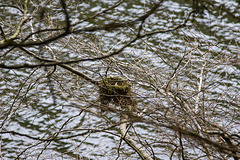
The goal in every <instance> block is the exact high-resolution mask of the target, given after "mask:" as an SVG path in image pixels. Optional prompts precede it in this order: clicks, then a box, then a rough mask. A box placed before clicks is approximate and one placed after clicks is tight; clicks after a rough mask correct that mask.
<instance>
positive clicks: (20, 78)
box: [0, 0, 240, 160]
mask: <svg viewBox="0 0 240 160" xmlns="http://www.w3.org/2000/svg"><path fill="white" fill-rule="evenodd" d="M227 2H228V1H226V3H224V4H225V7H226V8H229V9H230V10H231V11H234V13H236V14H235V15H236V16H238V18H233V17H232V16H231V15H228V14H226V12H225V11H224V10H221V11H220V10H219V9H213V8H211V12H210V11H207V10H205V11H204V13H203V14H202V17H201V16H197V15H195V19H191V20H190V21H189V22H188V23H187V24H186V27H184V28H180V29H178V30H177V31H173V32H167V33H161V34H156V35H153V36H151V37H145V38H143V39H142V40H137V41H136V42H135V43H133V44H132V45H131V46H130V47H127V48H126V49H125V50H123V52H122V53H120V54H119V55H116V56H114V59H105V60H99V61H92V62H89V61H86V62H81V63H74V64H71V65H70V66H72V67H73V68H74V69H77V70H78V71H80V72H82V73H84V74H86V75H88V76H89V77H92V78H93V79H94V80H101V79H102V77H105V76H121V77H124V78H125V79H128V80H129V81H131V83H132V84H133V91H134V92H135V94H136V95H135V96H136V97H135V98H136V99H137V100H138V108H139V110H142V109H145V108H148V109H149V111H148V113H146V114H144V115H143V117H144V118H145V120H146V123H135V124H134V125H133V126H134V128H132V129H130V133H131V134H132V137H134V138H135V139H137V136H139V137H140V139H141V140H142V141H141V143H142V144H145V145H146V146H147V147H148V149H149V150H150V151H149V152H151V149H152V150H153V151H154V153H155V155H156V156H157V157H158V158H161V159H169V157H170V156H171V154H173V156H174V157H175V158H180V154H181V152H180V149H179V148H178V149H176V148H175V146H174V145H175V144H178V143H179V140H178V138H176V137H177V133H176V132H173V131H172V130H170V129H169V128H165V127H163V125H171V123H175V122H174V119H177V120H178V122H179V124H181V125H184V126H186V127H189V128H194V125H193V124H192V121H191V118H190V117H187V116H186V115H185V113H184V112H183V111H182V109H181V108H178V107H176V106H175V105H173V104H171V103H170V104H169V100H168V98H167V96H166V94H165V92H164V91H162V90H163V89H165V88H166V86H168V85H169V86H170V89H171V90H172V91H173V92H177V93H178V94H180V95H181V96H182V97H184V98H185V99H187V100H189V102H190V103H191V104H192V105H191V106H193V108H192V109H193V110H194V107H195V104H194V102H196V101H197V95H198V87H199V81H200V77H201V73H202V74H203V76H202V79H203V86H202V90H203V91H202V92H201V93H200V96H199V106H198V107H199V108H200V110H201V111H204V114H203V113H201V114H203V115H201V116H202V118H204V119H205V120H207V121H209V122H211V123H212V124H215V125H218V126H219V127H221V128H223V129H224V130H226V131H227V132H228V134H239V132H240V128H239V119H240V116H239V114H238V113H239V106H240V104H239V102H240V101H239V98H240V97H239V96H240V94H239V93H240V92H239V91H240V84H239V82H240V81H239V80H240V74H239V73H240V67H239V58H240V56H239V27H240V26H239V15H238V14H237V13H239V9H240V8H239V5H237V3H236V2H231V3H230V2H229V3H227ZM0 3H1V5H2V4H7V3H9V4H14V5H16V6H19V8H20V9H21V8H23V6H22V4H21V3H19V4H17V2H11V1H7V2H0ZM115 3H117V1H93V2H87V1H84V2H75V1H72V2H71V3H69V4H68V10H69V11H70V14H69V15H70V16H71V21H72V23H76V22H78V21H79V20H80V19H83V18H86V17H87V16H93V15H95V14H96V13H97V12H99V11H102V8H108V6H109V5H110V4H115ZM220 3H222V1H219V4H216V6H219V5H220ZM38 4H40V3H38V2H36V1H35V2H31V3H30V4H29V8H30V9H31V11H30V10H29V11H30V12H29V13H32V14H33V16H32V17H33V19H32V21H29V22H27V23H26V27H24V30H23V31H24V32H25V33H28V32H29V31H30V30H29V27H30V26H32V28H31V30H34V31H36V30H37V29H38V28H39V26H40V27H42V28H47V27H49V26H51V25H54V23H57V22H59V23H61V24H63V23H62V20H63V18H64V15H63V14H62V13H61V11H60V10H59V8H60V7H58V6H57V4H58V2H57V1H46V2H45V1H44V2H42V3H41V5H42V8H41V7H40V8H39V7H35V5H36V6H37V5H38ZM205 5H206V6H209V5H207V4H205ZM152 6H153V2H151V1H144V0H143V1H138V2H134V1H131V2H127V1H126V2H124V3H123V4H121V5H120V6H119V7H118V8H116V9H115V10H114V11H110V12H111V14H108V15H106V16H104V15H102V16H100V17H99V18H97V19H90V20H88V21H85V22H82V23H78V24H76V25H75V26H74V27H73V28H74V29H80V28H84V27H90V26H94V25H99V24H106V23H107V22H106V21H105V19H110V20H111V19H118V20H121V22H124V21H128V20H133V19H135V18H136V17H137V16H139V15H140V14H142V13H144V12H146V11H147V10H148V9H149V8H150V7H152ZM0 9H1V13H0V18H1V20H2V24H1V26H2V27H3V30H4V31H5V34H6V35H11V34H13V33H14V31H15V28H16V27H15V26H16V25H17V24H18V23H19V19H20V18H19V17H21V13H20V11H19V10H18V9H14V8H11V7H10V8H4V7H1V8H0ZM44 10H46V12H45V16H46V17H45V19H43V21H42V23H41V24H39V23H34V21H35V20H39V18H40V13H41V12H42V11H44ZM190 10H191V3H189V2H188V1H181V3H179V1H174V0H172V1H164V2H163V3H162V5H161V6H160V7H159V9H158V10H157V11H156V13H155V14H154V15H151V16H150V18H148V19H147V20H146V22H147V24H144V26H143V27H144V30H143V31H142V34H144V33H147V32H151V31H157V30H166V29H169V28H173V27H175V26H176V25H179V24H181V23H182V22H183V19H184V18H185V17H186V16H187V14H188V13H189V12H190ZM48 16H49V17H51V18H50V19H51V20H52V22H54V23H52V24H51V25H49V22H50V21H49V20H48V19H47V17H48ZM9 24H10V25H9ZM9 28H10V29H9ZM137 29H138V25H135V26H128V27H125V28H123V29H122V28H120V29H116V30H114V31H98V32H94V33H88V32H86V33H81V34H76V35H69V36H67V37H66V38H62V39H60V40H58V41H57V42H54V43H50V44H49V45H47V47H46V46H45V47H42V48H39V47H27V49H29V50H30V51H32V52H34V53H35V54H37V55H40V56H42V57H45V58H57V59H59V60H65V61H67V60H69V59H75V58H88V57H96V56H101V55H106V54H108V53H111V52H112V51H113V50H116V49H118V48H120V47H122V46H123V45H124V43H126V42H128V41H129V40H130V39H131V38H132V37H134V36H135V33H136V31H137ZM21 36H23V37H24V35H21ZM47 36H49V34H45V35H42V37H41V38H44V37H47ZM35 38H36V37H35ZM6 51H7V49H4V50H2V51H1V55H3V54H4V53H5V52H6ZM116 59H117V60H116ZM1 63H4V64H5V65H14V64H18V65H21V64H24V63H38V61H37V60H36V59H34V58H32V57H31V56H28V55H26V54H24V53H23V52H22V51H19V50H18V49H14V50H13V51H11V52H10V53H8V54H7V55H6V56H3V57H1ZM51 71H54V67H48V68H44V67H41V68H34V69H18V70H9V69H1V74H0V96H1V100H0V105H1V108H0V112H1V116H0V122H1V123H0V124H1V132H5V131H15V132H18V133H21V134H22V135H17V134H9V133H6V134H1V136H2V137H1V139H2V141H1V152H0V153H1V156H2V157H3V158H4V159H16V158H20V159H80V158H86V157H88V158H92V159H103V160H104V159H116V158H117V157H118V154H119V159H138V158H137V157H138V155H137V153H134V151H133V150H132V149H131V148H130V147H129V146H128V145H126V143H124V142H121V143H120V137H119V135H120V134H119V127H118V126H119V124H118V122H119V121H120V115H119V112H116V113H114V112H109V113H103V115H98V114H94V113H95V112H99V109H98V108H96V106H95V104H97V102H96V101H97V97H98V93H97V90H98V88H97V87H96V86H94V85H93V84H91V83H89V82H87V81H86V80H83V79H82V78H80V77H79V76H77V75H74V74H73V73H71V72H69V71H67V70H64V69H63V68H61V67H60V66H57V68H56V71H55V72H54V73H53V74H52V75H51V76H50V79H49V78H48V77H46V75H47V74H49V73H50V72H51ZM158 89H159V91H157V90H158ZM66 97H67V98H66ZM86 107H88V108H89V109H91V110H92V111H93V112H85V111H84V110H83V109H86ZM169 108H171V109H173V113H174V114H172V115H171V114H170V113H168V109H169ZM167 113H168V114H169V115H167V116H166V115H165V114H167ZM164 116H166V118H169V121H168V120H167V119H166V118H165V117H164ZM150 122H151V123H150ZM115 124H118V125H117V126H116V127H111V126H114V125H115ZM156 124H159V125H156ZM204 125H205V124H204ZM204 125H203V126H204ZM108 127H111V128H110V129H107V130H105V129H106V128H108ZM204 127H206V128H207V127H208V126H204ZM103 130H104V131H103ZM134 131H135V134H134ZM28 136H30V137H28ZM39 138H41V139H42V141H40V140H37V139H39ZM55 138H56V139H58V140H55V141H49V139H55ZM183 141H184V143H185V144H188V145H189V146H187V145H186V148H185V149H186V150H185V151H186V155H188V156H190V157H191V156H192V157H197V155H198V154H199V155H203V153H202V151H201V150H198V149H197V148H194V149H193V147H192V146H191V144H190V143H189V139H184V140H183ZM139 143H140V142H139ZM119 147H120V148H121V149H120V151H118V148H119ZM175 150H176V151H175ZM187 153H188V154H187Z"/></svg>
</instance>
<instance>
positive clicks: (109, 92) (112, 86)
mask: <svg viewBox="0 0 240 160" xmlns="http://www.w3.org/2000/svg"><path fill="white" fill-rule="evenodd" d="M131 86H132V85H131V84H130V83H129V82H128V81H126V80H123V79H121V78H119V77H106V78H104V79H103V80H102V81H101V82H100V83H99V100H100V102H101V104H103V105H108V104H109V103H110V102H113V103H114V104H115V105H117V106H120V107H124V108H128V109H129V108H133V107H134V106H136V104H137V102H136V101H135V100H134V99H133V98H132V90H131ZM131 110H132V109H131Z"/></svg>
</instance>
